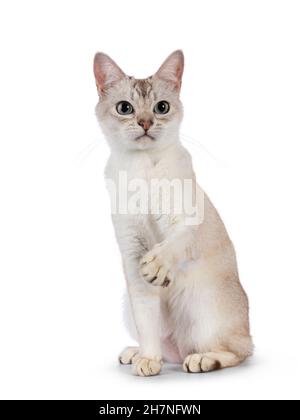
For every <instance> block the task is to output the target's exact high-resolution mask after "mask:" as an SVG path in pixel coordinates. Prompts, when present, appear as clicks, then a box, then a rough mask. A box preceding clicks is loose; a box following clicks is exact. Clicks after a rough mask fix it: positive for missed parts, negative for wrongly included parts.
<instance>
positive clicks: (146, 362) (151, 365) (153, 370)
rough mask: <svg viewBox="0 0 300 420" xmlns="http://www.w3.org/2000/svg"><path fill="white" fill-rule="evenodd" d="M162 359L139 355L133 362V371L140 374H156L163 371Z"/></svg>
mask: <svg viewBox="0 0 300 420" xmlns="http://www.w3.org/2000/svg"><path fill="white" fill-rule="evenodd" d="M161 367H162V362H161V361H160V360H155V359H148V358H146V357H138V358H137V359H136V360H135V361H134V363H133V373H134V374H135V375H138V376H155V375H158V374H159V372H160V371H161Z"/></svg>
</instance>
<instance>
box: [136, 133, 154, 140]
mask: <svg viewBox="0 0 300 420" xmlns="http://www.w3.org/2000/svg"><path fill="white" fill-rule="evenodd" d="M142 139H150V140H152V141H153V140H155V138H154V137H152V136H150V134H147V133H144V134H142V135H141V136H139V137H136V141H139V140H142Z"/></svg>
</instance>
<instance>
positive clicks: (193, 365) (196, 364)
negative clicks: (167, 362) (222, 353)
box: [183, 353, 220, 373]
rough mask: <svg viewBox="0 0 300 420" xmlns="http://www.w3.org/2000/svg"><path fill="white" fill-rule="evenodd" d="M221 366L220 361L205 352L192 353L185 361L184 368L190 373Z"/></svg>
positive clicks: (209, 370)
mask: <svg viewBox="0 0 300 420" xmlns="http://www.w3.org/2000/svg"><path fill="white" fill-rule="evenodd" d="M219 368H220V363H219V361H218V360H216V359H213V358H211V357H208V356H206V355H205V353H194V354H190V355H188V356H187V357H186V358H185V360H184V362H183V370H184V371H185V372H188V373H205V372H211V371H212V370H216V369H219Z"/></svg>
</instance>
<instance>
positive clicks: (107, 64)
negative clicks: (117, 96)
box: [94, 53, 126, 95]
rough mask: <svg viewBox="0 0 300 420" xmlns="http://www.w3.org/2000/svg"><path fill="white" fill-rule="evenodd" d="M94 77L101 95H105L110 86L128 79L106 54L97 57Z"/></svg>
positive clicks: (99, 54) (98, 54)
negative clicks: (125, 78)
mask: <svg viewBox="0 0 300 420" xmlns="http://www.w3.org/2000/svg"><path fill="white" fill-rule="evenodd" d="M94 75H95V79H96V86H97V90H98V93H99V95H103V94H104V93H105V91H106V89H107V88H108V87H109V86H111V85H113V84H114V83H116V82H118V81H119V80H121V79H123V78H124V77H126V75H125V73H124V72H123V71H122V70H121V69H120V67H119V66H118V65H117V64H116V63H115V62H114V61H113V60H112V59H111V58H110V57H109V56H108V55H106V54H104V53H97V54H96V55H95V58H94Z"/></svg>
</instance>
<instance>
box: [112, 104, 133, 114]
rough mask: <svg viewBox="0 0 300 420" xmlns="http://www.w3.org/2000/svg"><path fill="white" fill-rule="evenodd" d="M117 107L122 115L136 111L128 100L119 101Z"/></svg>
mask: <svg viewBox="0 0 300 420" xmlns="http://www.w3.org/2000/svg"><path fill="white" fill-rule="evenodd" d="M116 108H117V112H118V113H119V114H120V115H130V114H132V113H133V111H134V109H133V106H132V105H131V104H130V103H129V102H127V101H122V102H119V103H118V104H117V107H116Z"/></svg>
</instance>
